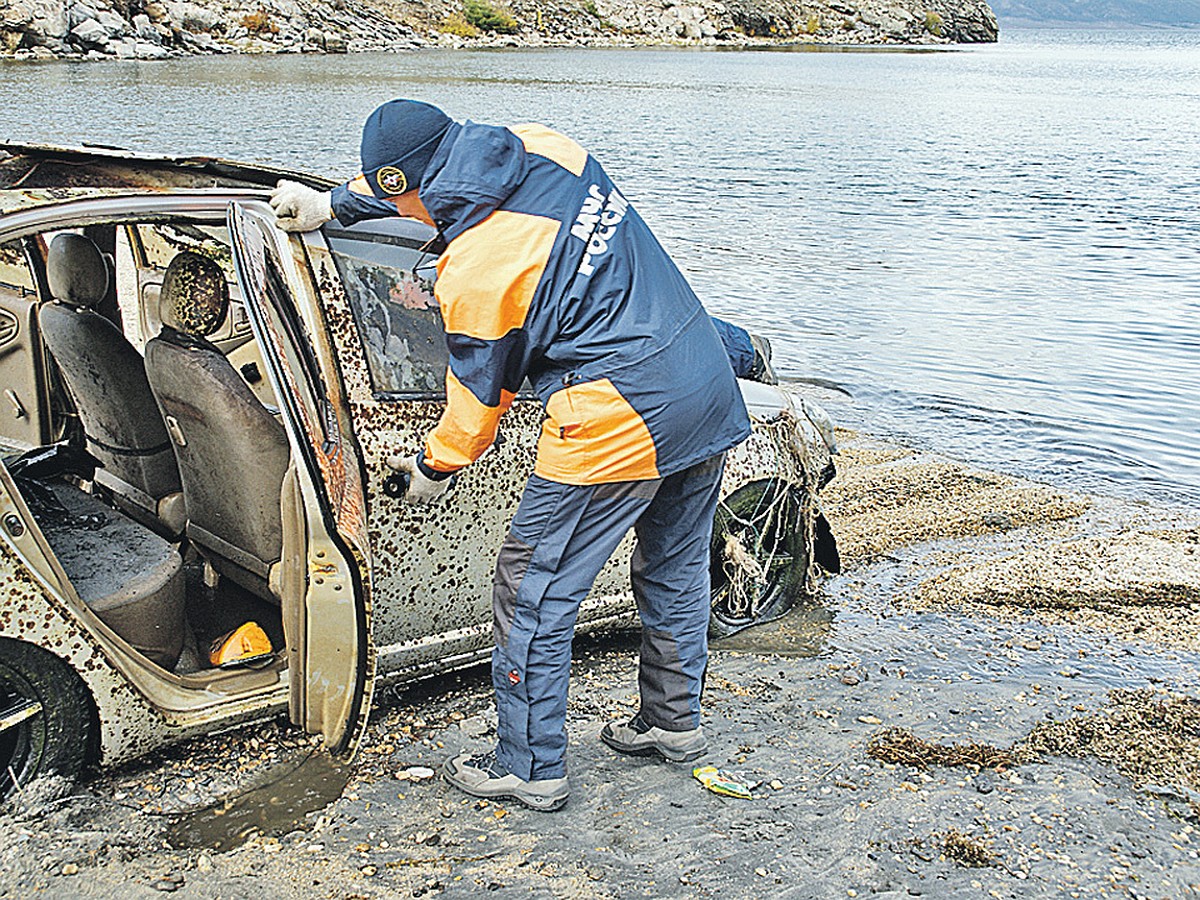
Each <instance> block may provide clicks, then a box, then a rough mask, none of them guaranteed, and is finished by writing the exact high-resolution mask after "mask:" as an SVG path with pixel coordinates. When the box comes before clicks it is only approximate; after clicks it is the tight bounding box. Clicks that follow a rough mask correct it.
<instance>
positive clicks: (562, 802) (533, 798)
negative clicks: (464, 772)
mask: <svg viewBox="0 0 1200 900" xmlns="http://www.w3.org/2000/svg"><path fill="white" fill-rule="evenodd" d="M442 777H443V778H445V779H446V783H447V784H450V785H453V786H454V787H456V788H458V789H459V790H460V791H462V792H463V793H464V794H470V795H471V796H472V797H481V798H483V799H484V800H515V801H516V802H517V803H520V804H521V805H522V806H524V807H525V808H526V809H533V810H536V811H538V812H554V811H555V810H556V809H562V808H563V807H564V806H566V805H567V800H568V799H570V795H564V796H562V797H541V796H538V795H537V794H518V793H516V792H515V791H506V790H498V791H494V790H487V789H486V788H477V787H471V786H470V785H468V784H463V783H462V782H460V781H458V780H457V779H456V778H455V777H454V776H453V775H452V774H451V773H450V772H446V771H443V772H442Z"/></svg>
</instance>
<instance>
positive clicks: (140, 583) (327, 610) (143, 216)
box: [0, 144, 836, 796]
mask: <svg viewBox="0 0 1200 900" xmlns="http://www.w3.org/2000/svg"><path fill="white" fill-rule="evenodd" d="M280 177H288V178H292V179H295V180H299V181H303V182H305V183H308V184H310V185H312V186H314V187H319V188H327V187H329V184H328V182H326V181H324V180H322V179H319V178H315V177H311V176H306V175H303V174H298V173H295V172H284V171H278V170H274V169H270V168H268V167H264V166H253V165H244V164H238V163H232V162H228V161H223V160H217V159H208V158H187V159H183V158H171V159H167V158H157V157H148V156H143V155H138V154H133V153H128V152H124V151H116V150H107V149H101V148H79V149H62V148H51V147H33V146H19V145H14V144H0V385H2V387H0V391H2V393H3V396H0V458H2V459H3V463H4V464H3V465H2V466H0V796H3V795H6V794H9V793H11V792H13V791H15V790H18V789H20V788H21V787H23V786H25V785H27V784H28V783H29V782H30V781H31V780H32V779H34V778H35V777H37V776H39V775H41V774H44V773H49V772H59V773H62V774H63V775H65V776H67V777H68V778H71V777H74V776H76V775H77V773H78V772H79V771H80V770H81V767H82V766H83V765H84V764H85V763H86V762H87V761H89V760H93V761H96V762H98V763H100V764H102V765H112V764H116V763H119V762H121V761H123V760H128V759H130V758H132V757H134V756H136V755H138V754H142V753H145V752H147V751H149V750H151V749H153V748H155V747H158V746H161V745H163V744H166V743H169V742H172V741H178V740H181V739H184V738H187V737H189V736H192V735H196V734H199V733H204V732H211V731H214V730H217V729H222V728H228V727H230V726H232V725H235V724H237V723H240V722H246V721H249V720H254V719H261V718H263V717H265V716H270V715H276V714H278V713H279V712H280V711H282V710H284V709H286V710H287V711H288V714H289V715H290V717H291V720H292V721H293V722H294V723H296V725H298V726H300V727H302V728H304V729H305V730H307V731H309V732H312V733H319V734H322V735H323V736H324V739H325V743H326V745H327V746H328V747H329V748H330V750H332V751H334V752H337V753H348V752H351V751H352V749H353V746H354V743H355V740H356V736H357V735H358V734H359V733H360V731H361V728H362V727H363V725H364V723H365V720H366V715H367V711H368V708H369V705H370V698H371V694H372V690H373V688H374V687H375V686H376V684H377V679H383V678H388V679H411V678H418V677H421V676H424V675H428V674H433V673H438V672H444V671H447V670H450V669H453V668H456V667H462V666H467V665H470V664H473V663H477V662H479V661H481V660H483V659H485V658H486V657H487V655H488V653H489V651H490V644H491V624H490V620H491V613H490V597H491V577H492V566H493V561H494V559H495V556H496V551H497V549H498V547H499V545H500V543H501V541H502V539H503V537H504V533H505V529H506V527H507V523H508V521H509V519H510V518H511V516H512V514H513V512H514V510H515V507H516V503H517V500H518V498H519V496H520V493H521V488H522V486H523V483H524V480H525V478H526V476H527V475H528V473H529V472H530V471H531V469H532V465H533V453H534V447H535V443H536V435H537V432H538V429H539V427H540V424H541V421H542V410H541V408H540V405H539V403H538V402H537V400H536V398H534V397H532V395H530V396H524V395H523V396H521V397H520V398H519V399H518V400H517V402H516V403H515V404H514V406H513V408H512V410H511V411H510V412H509V413H508V414H507V415H506V416H505V418H504V420H503V421H502V423H501V433H500V436H499V437H498V438H497V439H496V442H495V444H494V446H493V447H491V448H490V449H489V451H488V452H487V453H486V454H485V455H484V457H483V458H482V459H481V460H480V461H479V462H478V463H477V464H475V465H473V466H471V467H470V468H469V469H468V470H466V472H465V473H464V474H463V475H462V478H461V481H460V483H459V484H458V486H457V487H456V488H455V489H454V490H453V491H452V492H451V494H450V495H449V496H448V497H447V498H446V499H445V500H444V501H443V503H442V504H441V505H440V506H439V507H437V508H436V509H434V510H429V509H426V508H415V507H410V506H406V505H404V504H403V503H402V501H401V497H402V494H403V490H404V485H403V483H402V482H401V481H400V480H399V477H398V476H397V473H395V472H394V471H392V470H391V469H390V468H389V467H388V465H387V459H388V457H389V456H391V455H392V454H395V453H398V452H402V453H408V452H411V451H412V450H413V449H414V448H416V447H418V446H419V445H420V443H421V441H422V438H423V435H424V434H425V433H426V431H427V430H428V429H429V428H430V427H431V426H432V425H433V424H434V423H435V421H436V420H437V418H438V416H439V414H440V413H441V410H442V407H443V403H444V383H443V381H444V372H445V368H446V361H447V357H446V349H445V344H444V340H443V337H442V329H441V324H440V319H439V315H438V310H437V306H436V303H435V302H434V301H433V299H432V293H431V289H432V279H433V277H434V262H435V260H436V254H437V250H438V248H437V247H436V245H435V244H434V241H433V239H434V235H433V233H432V230H431V229H428V228H426V227H425V226H423V225H421V224H419V223H416V222H412V221H407V220H403V219H390V220H380V221H375V222H367V223H362V224H360V225H357V226H355V227H352V228H341V227H338V226H337V224H336V223H331V224H330V225H328V226H326V227H325V228H323V229H321V230H320V231H316V232H312V233H310V234H306V235H302V236H293V235H287V234H285V233H283V232H281V231H279V230H277V229H276V228H275V226H274V224H273V217H272V213H271V210H270V207H269V206H268V205H267V202H266V197H267V189H269V188H270V187H271V186H272V185H273V184H274V183H275V181H276V180H277V179H278V178H280ZM183 251H191V252H195V253H201V254H204V255H207V256H209V257H211V258H213V259H215V260H216V261H217V262H218V263H219V264H220V265H221V267H222V270H223V272H224V274H225V277H226V279H227V282H228V286H229V291H230V296H231V299H230V303H229V306H228V311H227V313H226V314H225V315H224V316H223V318H221V319H220V321H218V322H215V323H210V327H209V329H208V330H207V331H206V332H205V333H204V334H203V337H202V338H197V339H196V343H195V346H193V347H191V349H192V350H193V351H194V352H191V353H188V354H176V355H175V356H174V357H171V355H170V354H169V353H166V351H165V350H162V349H161V348H160V349H156V348H158V347H159V345H160V344H161V343H162V342H163V340H164V337H163V335H162V334H161V333H160V332H161V331H162V320H161V313H162V310H161V308H160V307H161V306H162V302H163V301H162V295H163V294H164V293H165V292H164V290H163V288H164V285H163V278H164V272H165V271H166V268H167V266H168V263H169V262H170V260H171V259H172V258H173V257H174V256H175V255H176V254H178V253H180V252H183ZM171 315H175V316H178V315H179V311H178V309H175V310H173V311H172V312H171ZM157 357H162V358H163V359H168V358H169V359H171V360H173V361H169V362H167V363H165V364H163V363H159V364H158V365H155V363H156V361H157ZM184 357H186V358H184ZM743 391H744V394H745V396H746V399H747V401H748V405H749V407H750V408H751V411H752V414H753V415H754V417H755V421H756V424H755V432H754V434H753V435H752V436H751V438H750V439H748V440H747V441H746V442H745V443H744V444H742V445H741V446H740V447H738V448H737V449H736V450H734V451H733V452H732V453H731V454H730V457H729V464H728V469H727V474H726V477H725V482H724V487H723V495H724V501H723V503H722V506H721V509H720V511H719V513H718V516H717V522H716V528H715V531H714V539H713V541H714V554H713V567H712V576H713V597H714V613H715V615H714V623H715V627H716V629H717V633H723V632H726V631H731V630H734V629H737V628H740V627H743V626H745V625H748V624H751V623H753V622H755V621H760V620H762V619H764V618H769V617H770V616H772V615H778V614H780V613H781V612H782V611H784V610H786V609H787V607H788V606H789V605H791V604H792V603H793V602H795V600H796V599H797V598H798V597H800V596H802V595H803V593H804V591H805V590H807V589H809V588H811V586H812V584H813V578H814V577H815V571H816V563H815V561H816V560H821V561H822V562H823V564H824V565H825V567H826V568H831V567H835V566H836V549H835V548H834V545H833V542H832V537H831V536H830V535H829V534H828V528H827V526H825V524H824V521H823V519H821V518H820V515H819V512H818V510H817V508H816V497H817V491H818V489H819V487H820V486H821V485H822V484H823V483H824V480H826V479H827V478H828V477H830V476H831V473H832V465H831V462H830V459H831V457H830V453H831V450H832V438H831V435H830V429H829V426H828V421H827V419H826V418H825V417H824V415H823V413H821V412H820V411H819V410H818V409H817V408H816V407H814V406H812V405H811V404H806V403H804V402H803V401H802V400H800V399H799V398H794V397H791V396H790V395H788V394H787V393H785V392H783V391H781V390H780V389H778V388H775V387H771V386H767V385H762V384H757V383H748V382H743ZM631 547H632V541H631V538H627V539H626V542H625V543H624V544H623V545H622V548H621V550H619V551H618V553H617V554H616V555H615V557H614V558H613V560H612V561H611V562H610V563H609V565H608V566H607V567H606V568H605V569H604V572H603V573H602V575H601V576H600V578H599V579H598V581H597V583H596V586H595V590H594V591H593V592H592V594H591V596H590V597H589V598H588V600H587V601H586V603H585V605H584V608H583V611H582V613H581V616H580V627H581V628H584V629H595V628H599V627H602V626H611V625H614V624H619V623H623V622H631V621H633V604H632V603H631V601H630V599H629V597H628V596H627V589H628V575H627V571H628V569H627V565H628V556H629V552H630V551H631ZM243 623H254V625H256V626H257V627H258V628H260V629H261V631H262V633H263V635H264V637H265V639H266V640H267V641H269V647H267V648H266V650H265V652H263V653H260V654H258V658H257V659H255V660H254V661H253V662H254V665H245V664H241V663H243V662H245V660H244V659H235V662H236V663H238V664H236V665H231V666H225V665H217V664H214V660H213V658H212V657H211V656H210V655H209V653H208V650H209V645H210V642H212V641H213V640H214V639H217V641H218V642H219V641H220V638H221V636H223V635H226V634H227V633H229V632H230V631H232V630H234V629H236V628H237V627H238V626H239V625H242V624H243Z"/></svg>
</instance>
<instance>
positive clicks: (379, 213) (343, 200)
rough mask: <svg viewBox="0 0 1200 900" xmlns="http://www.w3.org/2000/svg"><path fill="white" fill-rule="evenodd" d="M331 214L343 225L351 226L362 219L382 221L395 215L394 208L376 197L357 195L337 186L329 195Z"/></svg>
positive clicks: (344, 186)
mask: <svg viewBox="0 0 1200 900" xmlns="http://www.w3.org/2000/svg"><path fill="white" fill-rule="evenodd" d="M329 199H330V205H331V206H332V207H333V214H334V215H335V216H337V220H338V221H339V222H341V223H342V224H343V225H353V224H354V223H355V222H361V221H362V220H363V219H384V218H387V217H388V216H394V215H396V207H395V206H394V205H392V204H391V203H388V202H387V201H386V200H380V199H379V198H378V197H373V196H368V195H366V194H358V193H355V192H354V191H352V190H350V188H349V187H348V186H346V185H344V184H339V185H338V186H337V187H335V188H334V189H333V191H332V192H331V194H330V198H329Z"/></svg>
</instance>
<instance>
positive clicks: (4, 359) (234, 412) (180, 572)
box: [0, 220, 302, 677]
mask: <svg viewBox="0 0 1200 900" xmlns="http://www.w3.org/2000/svg"><path fill="white" fill-rule="evenodd" d="M18 244H19V246H18ZM22 264H23V265H24V266H26V267H27V269H28V270H27V271H26V272H22V271H20V270H21V266H22ZM0 310H3V311H4V313H5V315H6V316H7V317H13V318H16V319H18V321H21V320H22V318H23V317H24V322H23V324H25V326H26V337H25V340H24V342H23V344H24V346H17V345H19V344H21V343H22V342H20V341H15V340H14V342H13V344H14V346H10V347H9V348H7V349H6V348H5V346H4V343H5V342H4V334H3V325H4V321H3V320H0V368H2V367H4V366H8V369H7V370H5V371H4V372H3V373H0V374H4V375H5V376H6V382H7V381H10V382H11V383H12V385H13V389H12V391H10V393H12V394H13V395H14V397H13V398H9V401H10V405H12V406H13V409H14V410H15V409H17V408H18V407H19V408H20V409H21V410H22V411H23V412H24V418H25V419H26V420H27V421H24V422H22V421H21V420H22V416H20V415H14V416H12V417H11V418H12V419H13V421H14V422H15V424H13V425H6V424H3V422H4V421H5V420H4V419H0V441H2V442H3V444H4V445H5V446H6V447H11V448H14V449H13V452H11V453H8V452H7V451H6V454H7V458H6V459H5V465H6V467H7V468H8V469H9V471H10V473H11V474H12V475H13V477H14V479H15V480H16V482H17V484H18V486H19V488H20V489H21V492H22V495H23V496H24V498H25V500H26V503H27V505H28V506H29V507H30V509H31V511H32V512H33V515H34V518H35V519H36V520H37V522H38V525H39V527H40V529H41V530H42V532H43V534H44V535H45V537H46V540H47V542H48V543H49V545H50V547H51V549H52V550H53V552H54V554H55V556H56V557H57V559H58V562H59V563H60V564H61V566H62V568H63V570H64V571H65V573H66V574H67V576H68V578H69V579H70V581H71V583H72V584H73V586H74V587H75V590H76V592H77V594H78V595H79V597H80V599H81V600H82V601H83V602H84V603H85V604H86V605H87V607H88V608H89V609H90V610H91V611H92V612H93V613H95V615H96V616H97V617H98V618H99V619H100V620H101V621H102V622H103V623H104V624H105V625H106V626H108V628H109V629H111V630H112V631H113V632H115V633H116V635H117V636H118V637H120V638H121V639H123V640H124V641H125V643H127V644H128V645H129V646H131V647H132V648H134V649H135V650H136V651H138V652H139V653H140V654H142V656H143V657H144V658H145V659H146V660H148V661H149V662H151V663H153V664H154V665H156V666H158V667H160V668H161V669H164V670H166V671H168V672H173V673H174V674H176V675H179V676H188V675H191V674H196V673H205V674H206V677H211V675H212V674H213V672H214V670H215V669H216V668H217V667H229V668H238V667H242V666H245V665H248V664H255V665H272V664H274V665H275V666H276V667H280V668H282V667H283V665H284V664H285V663H284V660H285V654H284V653H283V652H282V651H283V648H284V636H283V627H282V616H281V609H280V604H281V596H282V588H281V585H282V584H283V583H284V579H283V578H282V575H281V568H282V566H283V565H285V560H287V559H292V558H297V557H298V556H299V554H298V553H296V551H295V549H294V547H293V546H292V545H293V544H294V543H295V542H296V541H297V540H299V538H298V537H297V534H296V532H301V531H302V527H301V526H297V525H295V524H292V525H288V524H287V523H289V522H292V523H294V522H295V521H296V516H295V514H294V512H293V514H291V515H289V514H288V513H289V510H290V509H291V510H294V507H295V499H294V497H295V492H296V490H297V487H296V479H295V473H294V471H293V470H292V467H291V454H290V450H289V444H288V439H287V435H286V433H285V430H284V427H283V425H282V423H281V420H280V417H279V412H278V402H277V400H276V398H275V396H274V393H273V391H272V389H271V387H270V384H269V382H268V380H267V379H266V377H265V374H266V373H265V369H264V365H263V362H262V357H261V354H260V351H259V349H258V346H257V344H256V342H255V340H254V338H253V336H252V334H251V330H250V325H249V320H248V318H247V315H246V311H245V308H244V306H243V305H242V302H241V298H240V296H239V293H238V288H237V284H236V280H235V278H234V274H233V268H232V257H231V252H230V243H229V237H228V234H227V231H226V228H225V225H224V223H223V222H213V223H202V222H197V221H187V220H181V221H159V220H155V221H151V222H120V223H113V224H107V225H105V224H91V225H88V226H86V227H83V228H78V229H68V230H62V231H57V232H50V233H44V234H40V235H37V236H34V237H30V238H25V239H23V240H22V241H20V242H16V243H14V244H8V245H5V246H4V247H3V248H0ZM17 353H23V354H24V356H25V357H26V358H25V360H24V362H22V361H20V360H14V359H12V358H8V357H13V356H14V354H17ZM21 366H24V367H25V370H23V369H22V368H21ZM23 371H24V373H25V374H26V375H27V377H17V376H19V375H21V374H22V372H23ZM14 373H15V374H14ZM14 398H15V399H14ZM32 418H36V419H37V421H36V422H34V426H35V427H33V429H32V430H33V433H35V434H36V435H37V436H38V439H37V440H31V439H30V438H31V433H30V427H31V426H30V423H29V421H28V419H32ZM21 429H24V431H21ZM6 432H7V433H6ZM30 445H33V446H32V449H25V450H24V452H21V450H22V448H28V447H30ZM285 530H286V531H288V532H289V534H288V535H285ZM285 549H286V550H287V551H290V553H286V552H285Z"/></svg>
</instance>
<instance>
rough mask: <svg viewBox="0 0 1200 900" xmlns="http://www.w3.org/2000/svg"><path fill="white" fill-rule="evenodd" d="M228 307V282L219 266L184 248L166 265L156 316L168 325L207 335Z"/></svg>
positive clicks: (216, 325) (218, 322) (194, 335)
mask: <svg viewBox="0 0 1200 900" xmlns="http://www.w3.org/2000/svg"><path fill="white" fill-rule="evenodd" d="M228 308H229V285H228V284H227V283H226V281H225V273H224V272H222V271H221V267H220V266H219V265H217V263H216V262H215V261H214V260H212V259H210V258H209V257H207V256H201V255H200V254H199V253H192V252H191V251H184V252H183V253H180V254H177V255H176V257H175V258H174V259H173V260H171V264H170V265H169V266H167V273H166V274H165V275H164V276H163V283H162V291H161V293H160V294H159V298H158V317H159V319H161V320H162V323H163V324H164V325H166V326H167V327H168V328H174V329H175V330H176V331H182V332H183V333H184V334H190V335H192V336H193V337H208V336H209V335H210V334H212V333H213V332H214V331H216V330H217V328H218V327H220V325H221V322H222V321H224V319H225V311H226V310H227V309H228Z"/></svg>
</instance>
